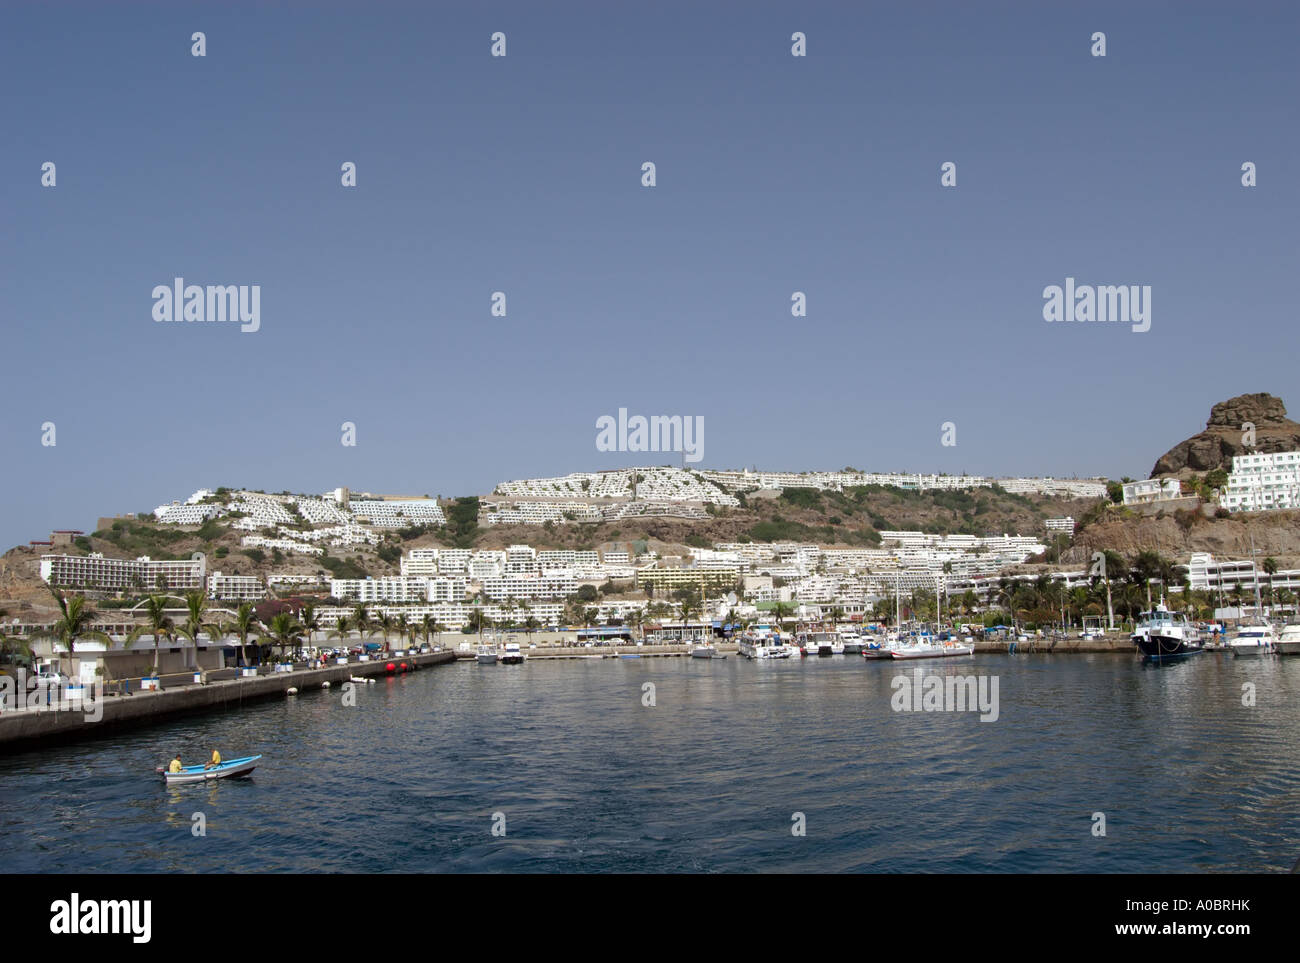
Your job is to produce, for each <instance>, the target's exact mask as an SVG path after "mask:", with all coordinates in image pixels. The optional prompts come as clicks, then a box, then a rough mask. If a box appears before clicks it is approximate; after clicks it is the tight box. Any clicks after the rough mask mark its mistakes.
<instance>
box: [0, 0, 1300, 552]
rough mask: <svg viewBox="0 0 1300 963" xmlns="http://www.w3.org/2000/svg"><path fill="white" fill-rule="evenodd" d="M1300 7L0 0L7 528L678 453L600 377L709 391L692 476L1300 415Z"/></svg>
mask: <svg viewBox="0 0 1300 963" xmlns="http://www.w3.org/2000/svg"><path fill="white" fill-rule="evenodd" d="M1297 26H1300V7H1296V6H1295V5H1293V4H1282V3H1277V4H1252V3H1247V4H1232V5H1230V4H1222V3H1221V4H1198V3H1177V4H1174V3H1167V4H1161V3H1123V4H1098V3H1090V4H1087V5H1082V4H1071V3H1052V4H1040V3H1027V2H1026V3H991V4H967V3H960V4H958V3H916V4H911V3H909V4H888V5H887V4H874V5H869V4H859V3H852V4H850V3H785V4H763V3H745V4H739V3H656V4H653V5H633V4H622V3H618V4H614V3H611V4H594V3H592V4H566V3H547V4H536V3H520V4H512V3H492V4H468V3H466V4H409V5H408V4H397V3H376V4H369V5H365V4H362V5H352V4H349V5H346V6H344V5H307V4H276V5H271V4H249V3H223V4H198V3H196V4H175V3H156V4H112V5H108V4H43V5H37V4H34V3H19V4H8V5H6V6H5V8H4V10H3V11H2V12H0V70H2V71H3V73H4V84H3V86H2V87H0V91H2V92H0V99H2V103H3V120H4V123H3V138H4V140H3V143H4V147H3V150H2V151H0V211H3V215H4V222H5V229H4V230H3V232H0V258H2V263H3V265H4V269H3V271H0V320H2V323H3V327H4V353H3V357H4V359H5V361H4V364H3V368H2V370H3V372H4V380H5V388H6V391H5V399H6V401H5V405H4V409H3V413H2V414H0V441H2V442H3V450H4V452H5V454H6V458H5V471H4V477H5V486H4V487H5V495H6V498H5V511H4V513H3V515H2V516H0V545H3V546H6V547H7V546H9V545H12V544H14V543H17V542H22V541H26V540H27V539H30V538H40V537H45V535H46V533H47V532H48V531H49V529H50V528H52V527H61V528H62V527H75V528H89V527H90V526H92V525H93V524H94V521H95V518H96V517H97V516H98V515H101V514H109V513H113V512H122V511H140V510H145V509H150V508H152V507H153V506H154V505H156V504H158V503H159V502H161V501H167V500H170V499H172V498H180V497H184V496H186V495H188V494H189V493H190V492H191V491H193V490H194V489H195V488H197V487H201V486H213V485H218V484H227V485H246V486H251V487H255V488H266V489H268V490H281V489H286V488H287V489H290V490H294V491H323V490H326V489H329V488H333V487H335V486H337V485H349V486H350V487H352V488H354V489H369V490H373V491H387V492H409V493H417V494H418V493H429V494H441V495H458V494H470V493H482V492H486V491H489V490H490V489H491V487H492V486H493V485H494V484H495V483H496V482H498V481H500V480H503V479H506V478H512V477H522V476H537V475H549V474H563V473H566V472H570V471H590V470H598V469H602V468H615V467H621V466H624V465H629V464H644V463H647V462H650V463H660V464H662V463H669V462H677V459H676V458H675V457H674V456H672V455H649V456H647V455H644V454H641V455H637V454H618V453H605V452H599V451H597V450H596V447H595V437H596V427H595V424H596V419H597V418H599V417H600V416H602V415H606V414H610V415H614V414H617V411H618V409H619V408H620V407H625V408H627V409H629V412H630V413H632V414H638V413H639V414H643V415H651V414H681V415H690V416H702V417H703V418H704V422H705V427H706V432H705V449H704V460H703V461H702V462H701V463H700V464H701V467H712V468H723V467H741V466H747V465H758V466H760V467H764V468H771V469H794V470H803V469H812V468H823V469H834V468H840V467H843V466H845V465H853V466H856V467H861V468H868V469H876V470H909V471H947V472H963V471H965V472H971V473H983V474H998V475H1006V474H1056V475H1066V476H1068V475H1074V474H1079V475H1090V474H1105V475H1109V476H1111V477H1119V476H1120V475H1131V476H1135V477H1138V476H1145V475H1146V474H1147V472H1149V470H1150V468H1151V465H1152V464H1153V463H1154V461H1155V459H1156V458H1157V457H1158V456H1159V455H1160V454H1162V453H1163V452H1164V451H1165V450H1166V449H1167V448H1169V447H1170V446H1172V445H1173V444H1174V443H1176V442H1178V441H1180V440H1182V439H1183V438H1185V437H1186V436H1188V435H1190V434H1192V433H1194V432H1195V431H1197V430H1199V429H1200V428H1201V427H1202V425H1203V423H1204V420H1205V418H1206V417H1207V415H1208V412H1209V408H1210V405H1211V404H1213V403H1214V402H1215V401H1219V400H1222V399H1224V398H1227V397H1230V396H1232V395H1236V394H1239V393H1242V392H1247V391H1269V392H1272V393H1274V394H1279V395H1281V396H1282V397H1283V398H1284V400H1286V401H1288V402H1290V403H1291V404H1292V406H1293V414H1294V413H1295V412H1294V410H1295V409H1300V396H1296V397H1290V389H1291V385H1292V382H1293V380H1294V379H1293V378H1292V377H1291V375H1292V372H1293V371H1294V358H1295V357H1296V354H1297V352H1296V347H1297V338H1298V335H1297V333H1296V325H1295V318H1294V309H1293V303H1292V301H1291V297H1292V294H1293V291H1294V290H1295V287H1294V280H1293V279H1294V277H1295V265H1296V255H1297V244H1296V240H1297V221H1296V216H1295V212H1296V210H1297V203H1296V202H1297V199H1298V198H1297V193H1298V189H1297V181H1298V179H1297V176H1296V170H1295V167H1296V162H1297V161H1296V159H1297V157H1298V156H1300V143H1297V140H1298V139H1300V138H1298V137H1297V132H1296V125H1295V123H1294V116H1295V113H1294V110H1295V104H1296V102H1297V92H1298V91H1297V87H1298V86H1300V84H1298V82H1297V76H1298V75H1297V72H1296V70H1295V68H1294V57H1295V54H1294V38H1295V36H1296V35H1297V31H1296V28H1297ZM196 30H201V31H204V33H205V34H206V38H207V56H206V57H203V58H196V57H192V56H191V55H190V46H191V43H190V35H191V34H192V33H193V32H194V31H196ZM497 30H500V31H504V32H505V33H506V36H507V50H508V54H507V56H506V57H505V58H492V57H490V56H489V47H490V40H489V37H490V35H491V34H492V32H493V31H497ZM796 30H798V31H803V32H804V33H806V35H807V37H808V56H807V57H805V58H794V57H792V56H790V35H791V33H792V32H794V31H796ZM1096 30H1101V31H1104V32H1105V33H1106V35H1107V56H1106V57H1105V58H1094V57H1092V56H1090V54H1089V46H1090V41H1089V38H1090V36H1091V34H1092V33H1093V31H1096ZM46 161H53V162H55V163H56V164H57V178H58V179H57V185H56V186H55V187H54V188H43V187H42V186H41V184H40V177H41V165H42V164H43V163H44V162H46ZM344 161H352V162H355V163H356V164H357V168H358V175H357V180H358V186H357V187H356V188H353V189H349V188H344V187H342V186H341V185H340V170H339V169H340V165H341V164H342V163H343V162H344ZM644 161H652V162H654V163H655V164H656V166H657V175H658V184H657V186H656V187H654V188H653V189H647V188H643V187H642V186H641V183H640V176H641V175H640V169H641V164H642V163H643V162H644ZM945 161H953V162H955V163H956V164H957V170H958V184H957V187H956V188H953V189H945V188H942V187H940V184H939V167H940V164H941V163H943V162H945ZM1244 161H1252V162H1254V163H1255V164H1256V165H1257V167H1258V178H1259V186H1258V187H1255V188H1253V189H1246V188H1243V187H1242V186H1241V184H1240V177H1241V174H1240V167H1241V164H1242V163H1243V162H1244ZM176 276H182V277H184V278H185V279H186V281H187V282H189V283H196V284H250V285H251V284H258V285H260V286H261V291H262V294H261V330H260V331H258V332H257V333H255V334H246V333H241V332H240V331H239V329H238V327H237V326H232V325H200V324H184V323H177V324H171V325H165V324H156V323H154V321H153V320H152V317H151V310H152V306H153V302H152V300H151V297H150V295H151V291H152V289H153V288H154V286H155V285H159V284H170V283H171V279H172V278H173V277H176ZM1067 276H1073V277H1075V278H1076V279H1078V281H1079V283H1094V284H1120V283H1123V284H1145V285H1151V287H1152V302H1153V303H1152V326H1151V330H1150V331H1149V332H1146V333H1144V334H1135V333H1133V332H1131V331H1130V330H1129V329H1128V328H1127V327H1126V326H1122V325H1120V326H1115V325H1110V326H1107V325H1097V324H1091V325H1090V324H1048V323H1046V322H1044V321H1043V319H1042V314H1041V312H1042V304H1043V300H1042V290H1043V288H1044V287H1045V286H1047V285H1050V284H1062V283H1063V282H1064V279H1065V278H1066V277H1067ZM498 290H499V291H504V292H505V293H506V296H507V299H508V302H507V303H508V314H507V317H505V318H494V317H492V316H491V315H490V312H489V307H490V300H489V299H490V296H491V294H492V292H493V291H498ZM794 291H803V292H805V293H806V294H807V297H808V316H807V317H806V318H801V319H800V318H793V317H791V314H790V297H791V293H792V292H794ZM345 421H351V422H353V423H355V424H356V426H357V445H356V447H353V448H348V447H344V446H342V445H341V444H340V437H341V431H340V426H341V425H342V423H343V422H345ZM945 421H952V422H954V423H955V424H956V426H957V442H958V443H957V445H956V446H955V447H943V446H942V445H941V444H940V434H941V430H940V426H941V424H942V423H943V422H945ZM45 422H54V423H55V425H56V431H57V445H56V446H55V447H52V448H51V447H44V446H42V445H41V425H42V424H43V423H45Z"/></svg>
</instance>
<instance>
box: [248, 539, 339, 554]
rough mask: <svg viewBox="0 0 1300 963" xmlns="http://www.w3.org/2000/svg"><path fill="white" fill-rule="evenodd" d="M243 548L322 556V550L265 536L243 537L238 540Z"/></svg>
mask: <svg viewBox="0 0 1300 963" xmlns="http://www.w3.org/2000/svg"><path fill="white" fill-rule="evenodd" d="M239 544H240V545H242V546H243V547H244V548H269V549H271V550H275V549H277V548H278V549H279V550H280V551H282V552H294V553H296V554H298V555H324V554H325V550H324V549H323V548H317V547H316V546H315V545H307V544H305V543H304V542H299V541H296V540H295V539H292V538H269V537H267V536H266V535H245V536H244V537H243V538H241V539H240V540H239Z"/></svg>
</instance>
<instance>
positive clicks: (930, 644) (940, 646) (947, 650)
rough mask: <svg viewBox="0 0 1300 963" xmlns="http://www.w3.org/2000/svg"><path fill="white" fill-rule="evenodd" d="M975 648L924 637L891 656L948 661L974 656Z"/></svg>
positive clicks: (955, 641)
mask: <svg viewBox="0 0 1300 963" xmlns="http://www.w3.org/2000/svg"><path fill="white" fill-rule="evenodd" d="M974 654H975V646H974V644H973V643H970V642H962V641H958V640H957V639H947V640H945V641H942V642H940V641H938V640H936V639H935V638H934V637H933V636H923V637H921V638H919V639H917V640H915V641H913V642H910V643H908V644H906V645H900V646H898V648H896V649H894V650H893V651H892V652H891V653H890V655H891V656H892V657H893V658H895V659H947V658H952V657H954V656H959V655H974Z"/></svg>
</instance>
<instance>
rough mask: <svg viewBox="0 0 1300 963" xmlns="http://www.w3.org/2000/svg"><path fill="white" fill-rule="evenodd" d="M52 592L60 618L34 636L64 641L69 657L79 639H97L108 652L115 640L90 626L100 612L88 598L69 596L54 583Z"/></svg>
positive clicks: (51, 588)
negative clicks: (91, 605)
mask: <svg viewBox="0 0 1300 963" xmlns="http://www.w3.org/2000/svg"><path fill="white" fill-rule="evenodd" d="M50 594H52V595H53V596H54V600H55V601H56V602H58V604H59V618H58V620H57V621H56V622H55V623H54V625H53V626H52V627H51V628H49V629H46V630H44V631H42V632H38V633H37V634H36V635H34V636H33V638H37V639H39V638H49V639H53V640H54V641H56V642H60V643H62V644H63V645H64V646H65V647H66V648H67V650H68V656H69V658H71V656H72V654H73V651H74V649H75V648H76V644H77V639H95V640H96V641H98V642H103V643H104V648H105V654H107V649H108V646H110V645H112V644H113V640H112V639H110V638H109V637H108V635H107V634H106V633H104V632H100V631H99V630H98V629H92V628H91V627H90V623H91V622H92V621H93V620H94V618H95V616H96V615H97V614H98V613H97V612H96V611H95V610H94V609H92V608H91V607H90V606H89V605H87V604H86V600H85V599H84V598H82V597H81V596H80V595H74V596H72V597H71V598H68V597H67V596H65V595H64V594H63V593H62V592H61V591H59V589H58V588H56V587H55V586H53V585H51V586H50ZM106 661H107V660H106ZM69 674H71V673H69Z"/></svg>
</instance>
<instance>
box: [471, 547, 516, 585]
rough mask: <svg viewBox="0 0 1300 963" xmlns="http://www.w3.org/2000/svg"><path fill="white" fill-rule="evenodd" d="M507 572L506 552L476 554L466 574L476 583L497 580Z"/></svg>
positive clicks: (472, 557)
mask: <svg viewBox="0 0 1300 963" xmlns="http://www.w3.org/2000/svg"><path fill="white" fill-rule="evenodd" d="M505 570H506V553H505V552H475V553H474V554H473V555H472V556H471V557H470V559H469V564H468V566H466V573H467V574H468V575H469V577H470V579H471V580H473V581H475V582H481V581H483V579H488V578H496V577H498V576H499V575H502V574H503V573H504V572H505Z"/></svg>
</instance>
